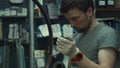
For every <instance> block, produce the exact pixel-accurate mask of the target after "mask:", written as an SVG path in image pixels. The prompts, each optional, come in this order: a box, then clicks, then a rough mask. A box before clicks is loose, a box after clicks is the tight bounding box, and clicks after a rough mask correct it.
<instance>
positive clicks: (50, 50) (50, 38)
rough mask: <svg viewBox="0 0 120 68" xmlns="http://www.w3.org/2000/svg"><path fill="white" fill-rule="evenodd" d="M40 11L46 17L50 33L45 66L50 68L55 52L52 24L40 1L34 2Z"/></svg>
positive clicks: (34, 0)
mask: <svg viewBox="0 0 120 68" xmlns="http://www.w3.org/2000/svg"><path fill="white" fill-rule="evenodd" d="M32 1H33V2H34V3H35V4H36V5H37V6H38V7H39V9H40V11H41V12H42V13H43V15H44V17H45V20H46V22H47V26H48V31H49V38H48V41H49V46H48V48H47V49H48V50H47V62H46V65H45V68H48V67H49V64H50V62H51V57H52V50H53V47H52V45H53V34H52V27H51V22H50V20H49V17H48V16H47V14H46V12H45V11H44V9H43V8H42V6H41V4H40V3H39V1H38V0H32Z"/></svg>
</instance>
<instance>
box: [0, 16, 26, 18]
mask: <svg viewBox="0 0 120 68" xmlns="http://www.w3.org/2000/svg"><path fill="white" fill-rule="evenodd" d="M26 17H27V16H0V18H26Z"/></svg>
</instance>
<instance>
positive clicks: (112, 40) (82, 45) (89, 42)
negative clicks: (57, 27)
mask: <svg viewBox="0 0 120 68" xmlns="http://www.w3.org/2000/svg"><path fill="white" fill-rule="evenodd" d="M73 38H74V39H75V41H76V46H77V47H78V48H79V49H80V50H81V51H82V52H83V53H84V54H85V55H86V56H87V57H88V58H89V59H90V60H92V61H93V62H95V63H98V51H99V49H101V48H106V47H112V48H115V49H118V40H117V33H116V31H115V29H113V28H111V27H109V26H107V25H105V24H103V23H100V24H98V25H97V26H96V27H95V28H94V29H93V30H92V31H90V32H88V33H86V34H83V33H75V34H74V35H73Z"/></svg>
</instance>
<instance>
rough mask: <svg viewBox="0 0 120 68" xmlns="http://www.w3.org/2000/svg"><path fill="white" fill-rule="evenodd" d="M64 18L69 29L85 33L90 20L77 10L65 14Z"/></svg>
mask: <svg viewBox="0 0 120 68" xmlns="http://www.w3.org/2000/svg"><path fill="white" fill-rule="evenodd" d="M65 17H66V18H67V19H68V20H69V22H70V24H71V27H73V28H74V29H76V30H77V32H80V33H82V32H86V31H87V30H88V29H89V27H90V23H91V20H90V19H89V16H88V15H87V14H85V13H83V11H80V10H79V9H71V10H69V11H68V12H67V13H65Z"/></svg>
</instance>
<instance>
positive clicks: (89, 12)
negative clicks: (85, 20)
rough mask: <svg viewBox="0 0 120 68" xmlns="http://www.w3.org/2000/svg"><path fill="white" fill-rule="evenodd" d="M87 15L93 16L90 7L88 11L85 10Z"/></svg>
mask: <svg viewBox="0 0 120 68" xmlns="http://www.w3.org/2000/svg"><path fill="white" fill-rule="evenodd" d="M87 15H88V16H89V17H90V16H92V15H93V9H92V7H89V8H88V10H87Z"/></svg>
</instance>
